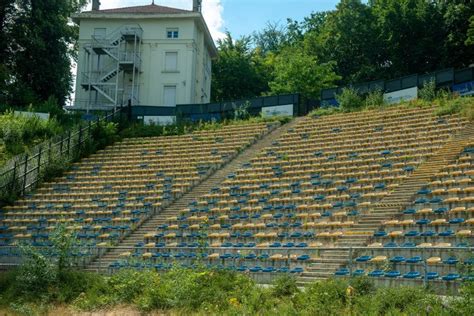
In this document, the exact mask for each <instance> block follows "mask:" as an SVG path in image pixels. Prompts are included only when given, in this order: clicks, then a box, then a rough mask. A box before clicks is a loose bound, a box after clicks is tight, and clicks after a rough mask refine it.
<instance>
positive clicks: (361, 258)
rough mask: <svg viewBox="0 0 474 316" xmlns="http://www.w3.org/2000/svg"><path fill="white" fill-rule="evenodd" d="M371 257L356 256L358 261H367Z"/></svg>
mask: <svg viewBox="0 0 474 316" xmlns="http://www.w3.org/2000/svg"><path fill="white" fill-rule="evenodd" d="M370 259H372V256H360V257H358V258H356V260H355V261H356V262H367V261H369V260H370Z"/></svg>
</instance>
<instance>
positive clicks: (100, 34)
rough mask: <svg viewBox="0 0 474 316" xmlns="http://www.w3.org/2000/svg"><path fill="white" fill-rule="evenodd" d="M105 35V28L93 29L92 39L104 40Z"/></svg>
mask: <svg viewBox="0 0 474 316" xmlns="http://www.w3.org/2000/svg"><path fill="white" fill-rule="evenodd" d="M106 34H107V29H106V28H102V27H100V28H95V29H94V37H96V38H105V35H106Z"/></svg>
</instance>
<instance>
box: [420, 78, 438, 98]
mask: <svg viewBox="0 0 474 316" xmlns="http://www.w3.org/2000/svg"><path fill="white" fill-rule="evenodd" d="M418 97H419V98H420V99H422V100H424V101H428V102H431V101H434V100H435V99H436V98H437V97H438V95H437V93H436V81H435V80H434V79H431V80H430V81H428V82H426V83H425V84H424V85H423V87H422V88H421V89H420V90H419V91H418Z"/></svg>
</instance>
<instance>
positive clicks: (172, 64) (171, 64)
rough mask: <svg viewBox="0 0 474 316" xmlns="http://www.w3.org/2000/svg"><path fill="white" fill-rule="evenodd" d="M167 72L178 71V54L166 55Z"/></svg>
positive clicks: (170, 53) (167, 53)
mask: <svg viewBox="0 0 474 316" xmlns="http://www.w3.org/2000/svg"><path fill="white" fill-rule="evenodd" d="M165 71H178V53H177V52H166V53H165Z"/></svg>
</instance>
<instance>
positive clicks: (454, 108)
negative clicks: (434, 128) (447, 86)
mask: <svg viewBox="0 0 474 316" xmlns="http://www.w3.org/2000/svg"><path fill="white" fill-rule="evenodd" d="M456 113H460V114H461V115H463V116H464V117H466V118H467V119H469V120H473V119H474V100H473V99H472V98H471V97H464V98H460V97H458V98H454V99H442V100H440V106H439V107H438V108H437V109H436V111H435V114H436V115H438V116H443V115H452V114H456Z"/></svg>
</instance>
